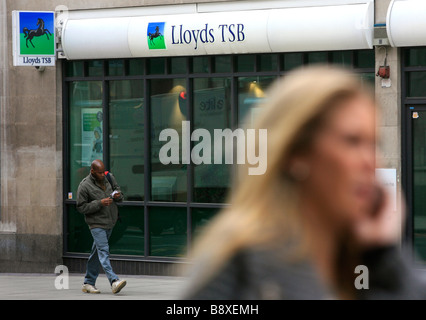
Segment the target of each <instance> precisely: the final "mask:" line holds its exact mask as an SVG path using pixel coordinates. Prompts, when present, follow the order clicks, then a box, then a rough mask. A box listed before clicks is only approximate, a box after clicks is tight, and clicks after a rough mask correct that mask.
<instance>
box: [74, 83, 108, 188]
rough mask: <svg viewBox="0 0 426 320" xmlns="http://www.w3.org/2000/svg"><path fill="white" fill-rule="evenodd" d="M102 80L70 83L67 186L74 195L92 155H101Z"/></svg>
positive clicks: (85, 173) (88, 166)
mask: <svg viewBox="0 0 426 320" xmlns="http://www.w3.org/2000/svg"><path fill="white" fill-rule="evenodd" d="M102 133H103V113H102V82H101V81H74V82H72V83H71V85H70V187H71V190H70V191H71V192H73V194H74V195H76V194H77V188H78V185H79V183H80V181H81V180H82V179H83V178H84V177H86V176H87V175H88V174H89V172H90V164H91V163H92V161H93V160H95V159H103V140H102V138H103V134H102Z"/></svg>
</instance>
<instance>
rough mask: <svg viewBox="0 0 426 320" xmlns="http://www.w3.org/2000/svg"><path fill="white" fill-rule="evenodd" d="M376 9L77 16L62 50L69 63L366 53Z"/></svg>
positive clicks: (64, 33) (67, 23)
mask: <svg viewBox="0 0 426 320" xmlns="http://www.w3.org/2000/svg"><path fill="white" fill-rule="evenodd" d="M373 7H374V6H373V5H372V3H370V2H369V3H363V4H354V5H336V6H320V7H301V8H280V9H268V10H247V11H228V12H197V13H182V14H163V15H155V16H150V15H144V16H132V17H123V16H117V17H113V16H107V17H99V18H93V17H92V18H89V17H86V16H84V17H81V18H78V17H77V16H74V17H73V18H72V19H71V18H70V19H67V20H66V21H65V22H64V24H63V28H62V36H61V39H62V48H63V51H64V52H63V54H64V56H65V57H66V58H67V59H70V60H79V59H110V58H139V57H158V56H168V57H174V56H191V55H193V56H197V55H199V56H201V55H221V54H245V53H268V52H299V51H300V52H301V51H323V50H354V49H367V48H372V30H373V21H374V10H373V9H374V8H373ZM200 10H202V8H201V9H200ZM329 17H333V19H330V18H329Z"/></svg>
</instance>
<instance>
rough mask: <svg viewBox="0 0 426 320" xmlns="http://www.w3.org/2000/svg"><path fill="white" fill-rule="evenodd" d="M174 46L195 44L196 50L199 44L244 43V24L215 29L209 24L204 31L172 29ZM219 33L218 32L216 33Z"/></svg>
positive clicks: (181, 28)
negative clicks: (218, 42)
mask: <svg viewBox="0 0 426 320" xmlns="http://www.w3.org/2000/svg"><path fill="white" fill-rule="evenodd" d="M171 28H172V44H193V45H194V49H195V50H196V49H197V48H198V43H199V42H201V43H214V42H215V41H216V40H218V41H221V42H235V41H238V42H240V41H244V40H245V38H246V36H245V34H244V24H242V23H235V24H234V23H231V24H229V25H228V24H220V25H218V26H217V27H216V30H215V28H212V27H210V26H209V24H208V23H206V24H205V27H204V28H202V29H186V28H185V26H184V25H182V24H181V25H179V26H175V25H173V26H172V27H171ZM215 31H218V32H215Z"/></svg>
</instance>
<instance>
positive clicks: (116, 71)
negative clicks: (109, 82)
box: [108, 60, 124, 76]
mask: <svg viewBox="0 0 426 320" xmlns="http://www.w3.org/2000/svg"><path fill="white" fill-rule="evenodd" d="M108 75H109V76H122V75H124V61H123V60H108Z"/></svg>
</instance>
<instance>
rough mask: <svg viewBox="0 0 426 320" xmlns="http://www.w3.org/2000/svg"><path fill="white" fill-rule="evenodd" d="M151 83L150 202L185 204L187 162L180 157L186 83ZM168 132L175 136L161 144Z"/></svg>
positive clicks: (185, 108)
mask: <svg viewBox="0 0 426 320" xmlns="http://www.w3.org/2000/svg"><path fill="white" fill-rule="evenodd" d="M150 84H151V85H150V87H151V92H150V104H151V200H153V201H167V202H175V201H186V195H187V183H186V180H187V178H186V172H187V161H184V159H183V156H182V147H183V143H184V141H183V140H184V138H182V127H183V125H184V124H183V121H185V120H187V102H186V94H187V92H186V81H185V79H156V80H151V82H150ZM167 129H171V130H173V133H174V135H172V136H169V137H168V140H167V141H160V135H161V134H162V133H164V132H163V130H167ZM185 143H186V141H185ZM161 152H164V154H161Z"/></svg>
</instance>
